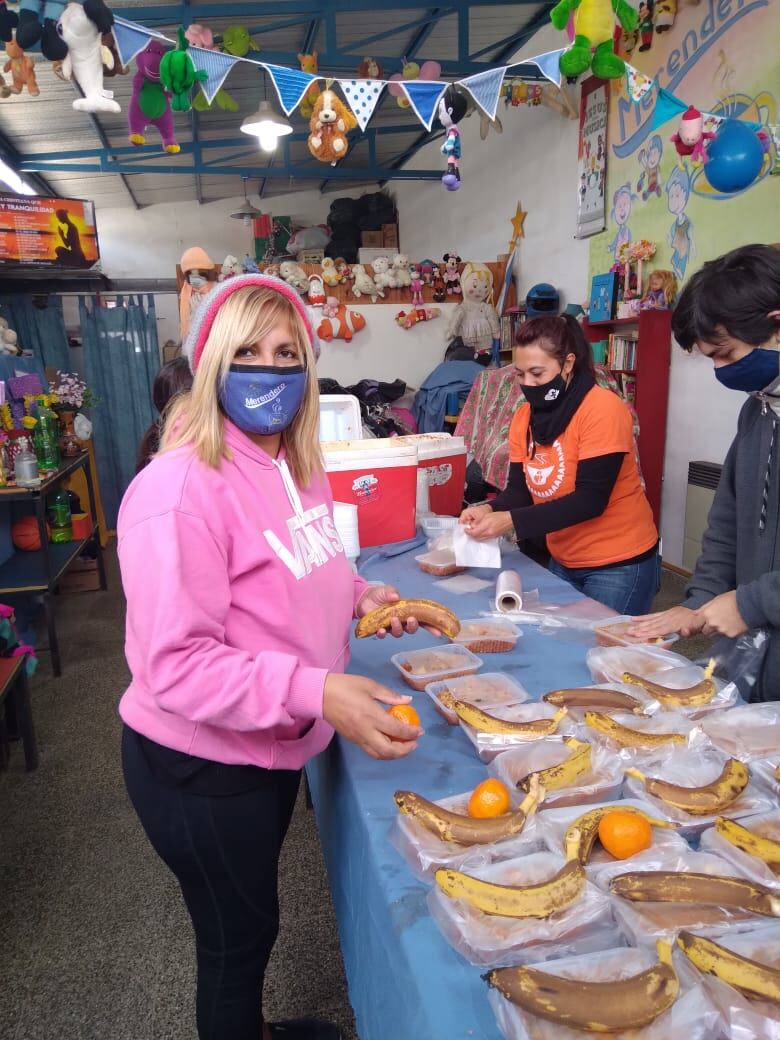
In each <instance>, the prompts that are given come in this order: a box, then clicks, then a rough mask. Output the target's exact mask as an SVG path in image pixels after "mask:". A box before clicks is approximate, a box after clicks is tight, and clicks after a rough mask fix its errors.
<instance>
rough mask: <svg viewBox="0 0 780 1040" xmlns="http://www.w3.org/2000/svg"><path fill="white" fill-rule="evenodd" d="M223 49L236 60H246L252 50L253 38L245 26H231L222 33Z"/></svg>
mask: <svg viewBox="0 0 780 1040" xmlns="http://www.w3.org/2000/svg"><path fill="white" fill-rule="evenodd" d="M222 48H223V50H226V51H227V52H228V54H233V55H234V56H235V57H236V58H245V57H246V56H247V54H249V52H250V51H251V50H252V37H251V36H250V35H249V30H248V29H247V27H246V26H245V25H231V26H230V27H229V28H228V29H225V31H224V32H223V33H222Z"/></svg>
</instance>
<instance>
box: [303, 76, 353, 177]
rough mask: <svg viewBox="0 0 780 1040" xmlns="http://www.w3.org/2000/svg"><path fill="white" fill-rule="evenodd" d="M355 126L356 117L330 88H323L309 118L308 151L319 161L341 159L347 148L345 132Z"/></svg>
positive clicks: (329, 161)
mask: <svg viewBox="0 0 780 1040" xmlns="http://www.w3.org/2000/svg"><path fill="white" fill-rule="evenodd" d="M356 126H357V119H355V117H354V116H353V115H352V113H351V112H350V110H349V109H348V108H347V106H346V105H345V104H344V102H343V101H340V100H339V99H338V97H336V94H335V93H334V92H333V91H332V90H323V92H322V93H321V94H320V96H319V97H318V98H317V101H316V103H315V105H314V110H313V112H312V114H311V119H310V120H309V129H310V131H311V133H310V134H309V151H310V152H311V154H312V155H313V156H314V158H315V159H319V160H320V161H321V162H328V163H333V162H336V161H337V160H338V159H343V158H344V156H345V155H346V154H347V151H348V150H349V143H348V141H347V133H348V131H350V130H354V128H355V127H356Z"/></svg>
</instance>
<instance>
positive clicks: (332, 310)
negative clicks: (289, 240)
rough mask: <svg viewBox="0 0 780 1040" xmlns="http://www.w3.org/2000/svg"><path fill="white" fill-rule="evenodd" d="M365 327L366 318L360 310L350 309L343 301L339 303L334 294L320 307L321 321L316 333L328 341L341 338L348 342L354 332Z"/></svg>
mask: <svg viewBox="0 0 780 1040" xmlns="http://www.w3.org/2000/svg"><path fill="white" fill-rule="evenodd" d="M365 327H366V319H365V318H364V317H363V315H362V314H361V313H360V311H350V310H348V309H347V305H346V304H345V303H339V301H338V300H337V299H336V297H335V296H329V297H328V299H327V301H326V303H325V306H324V307H323V308H322V321H321V322H320V323H319V325H318V326H317V335H318V336H319V337H320V339H324V340H325V342H326V343H330V341H331V340H333V339H343V340H346V341H347V343H349V342H350V341H351V340H352V336H353V335H354V333H356V332H360V330H361V329H364V328H365Z"/></svg>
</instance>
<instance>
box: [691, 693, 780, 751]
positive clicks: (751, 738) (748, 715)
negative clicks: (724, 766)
mask: <svg viewBox="0 0 780 1040" xmlns="http://www.w3.org/2000/svg"><path fill="white" fill-rule="evenodd" d="M701 728H702V729H703V730H704V732H705V733H706V734H707V736H708V737H709V738H710V740H711V741H712V743H713V744H714V745H715V747H718V748H720V749H721V751H725V752H726V754H728V755H734V756H735V758H741V759H751V758H767V757H768V756H770V755H772V754H774V755H775V757H776V758H777V761H778V762H780V701H768V702H767V703H766V704H742V705H739V706H738V707H736V708H730V709H729V710H728V711H721V712H717V713H714V714H712V715H708V716H707V717H706V718H704V719H702V720H701Z"/></svg>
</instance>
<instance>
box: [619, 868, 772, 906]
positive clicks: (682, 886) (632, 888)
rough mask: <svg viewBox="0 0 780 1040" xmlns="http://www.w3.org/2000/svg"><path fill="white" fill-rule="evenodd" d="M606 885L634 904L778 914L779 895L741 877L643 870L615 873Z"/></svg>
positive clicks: (764, 886)
mask: <svg viewBox="0 0 780 1040" xmlns="http://www.w3.org/2000/svg"><path fill="white" fill-rule="evenodd" d="M609 888H610V891H611V892H614V893H615V895H617V896H622V897H623V899H630V900H631V901H632V902H635V903H695V904H697V905H699V906H721V907H726V908H729V909H734V910H747V911H749V912H750V913H752V914H763V915H764V916H766V917H780V895H778V894H777V893H776V892H774V891H773V890H772V889H771V888H767V887H766V885H759V884H758V883H757V882H755V881H748V880H746V879H745V878H738V877H721V876H719V875H717V874H697V873H683V872H682V871H679V872H677V871H672V870H646V871H641V872H640V871H635V872H633V873H628V874H618V876H617V877H614V878H612V880H611V881H610V883H609Z"/></svg>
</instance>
